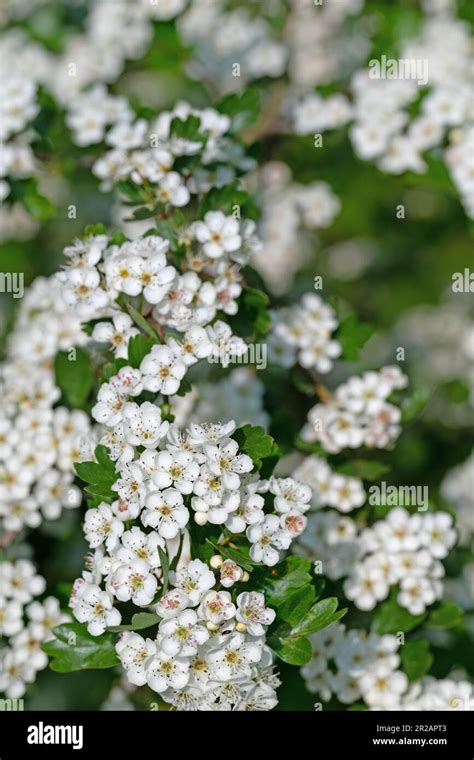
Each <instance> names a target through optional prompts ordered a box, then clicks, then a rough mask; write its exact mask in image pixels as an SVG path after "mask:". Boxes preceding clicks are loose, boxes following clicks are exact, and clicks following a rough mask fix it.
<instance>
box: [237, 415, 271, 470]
mask: <svg viewBox="0 0 474 760" xmlns="http://www.w3.org/2000/svg"><path fill="white" fill-rule="evenodd" d="M232 438H234V440H236V441H237V443H238V444H239V448H240V450H241V451H243V452H244V454H248V456H249V457H250V459H251V460H252V462H253V463H254V466H255V467H256V468H257V469H258V468H259V467H260V466H261V464H262V459H263V458H265V457H268V456H270V455H271V453H272V451H273V446H274V440H273V438H272V437H271V435H267V433H265V430H264V429H263V427H260V426H258V425H243V427H240V428H237V430H236V431H235V432H234V433H233V434H232Z"/></svg>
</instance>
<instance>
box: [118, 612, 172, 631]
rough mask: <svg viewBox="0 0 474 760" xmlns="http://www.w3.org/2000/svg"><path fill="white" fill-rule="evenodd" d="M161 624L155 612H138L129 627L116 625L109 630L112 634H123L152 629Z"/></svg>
mask: <svg viewBox="0 0 474 760" xmlns="http://www.w3.org/2000/svg"><path fill="white" fill-rule="evenodd" d="M159 622H160V618H159V617H158V615H155V613H154V612H137V613H135V615H133V617H132V622H131V623H130V624H129V625H114V626H113V627H112V628H109V629H108V630H109V631H110V632H111V633H121V632H122V631H143V630H144V629H145V628H151V627H152V626H154V625H157V623H159Z"/></svg>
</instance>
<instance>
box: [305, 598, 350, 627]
mask: <svg viewBox="0 0 474 760" xmlns="http://www.w3.org/2000/svg"><path fill="white" fill-rule="evenodd" d="M337 605H338V600H337V599H336V598H335V597H330V598H328V599H321V601H320V602H316V604H314V605H313V606H312V607H311V609H310V610H309V612H308V613H307V614H306V615H305V616H304V618H303V619H302V620H300V622H299V623H298V624H297V625H296V626H295V627H294V628H293V630H292V631H291V636H309V635H310V634H311V633H316V632H317V631H320V630H322V629H323V628H327V626H328V625H332V623H335V622H336V620H339V619H340V618H342V617H343V616H344V615H345V614H346V612H347V608H345V609H342V610H338V611H337V612H336V610H337Z"/></svg>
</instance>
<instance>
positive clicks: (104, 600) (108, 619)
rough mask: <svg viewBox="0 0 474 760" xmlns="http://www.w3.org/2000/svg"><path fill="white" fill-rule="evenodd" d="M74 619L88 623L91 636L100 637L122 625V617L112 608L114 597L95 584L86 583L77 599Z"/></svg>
mask: <svg viewBox="0 0 474 760" xmlns="http://www.w3.org/2000/svg"><path fill="white" fill-rule="evenodd" d="M73 613H74V617H75V618H76V619H77V620H79V622H80V623H87V630H88V632H89V633H90V634H91V636H100V635H101V634H102V633H104V631H105V629H106V628H107V627H111V626H115V625H120V621H121V619H122V616H121V614H120V612H119V611H118V610H116V609H114V607H113V606H112V596H111V595H110V594H108V593H107V592H106V591H102V589H101V588H100V587H99V586H96V585H95V584H94V583H84V584H83V585H82V586H81V587H80V589H79V591H78V592H77V596H76V599H75V603H74V607H73Z"/></svg>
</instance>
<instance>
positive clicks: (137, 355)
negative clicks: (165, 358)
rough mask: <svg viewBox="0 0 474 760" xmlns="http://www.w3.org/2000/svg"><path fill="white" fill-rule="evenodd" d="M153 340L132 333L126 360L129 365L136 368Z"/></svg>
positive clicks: (149, 348) (149, 349) (146, 353)
mask: <svg viewBox="0 0 474 760" xmlns="http://www.w3.org/2000/svg"><path fill="white" fill-rule="evenodd" d="M154 343H155V341H154V340H152V339H151V338H146V337H145V336H144V335H134V336H133V338H130V340H129V342H128V361H129V363H130V366H132V367H135V369H138V367H139V366H140V364H141V363H142V361H143V359H144V358H145V356H147V355H148V354H149V353H150V351H151V347H152V346H153V345H154Z"/></svg>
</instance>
